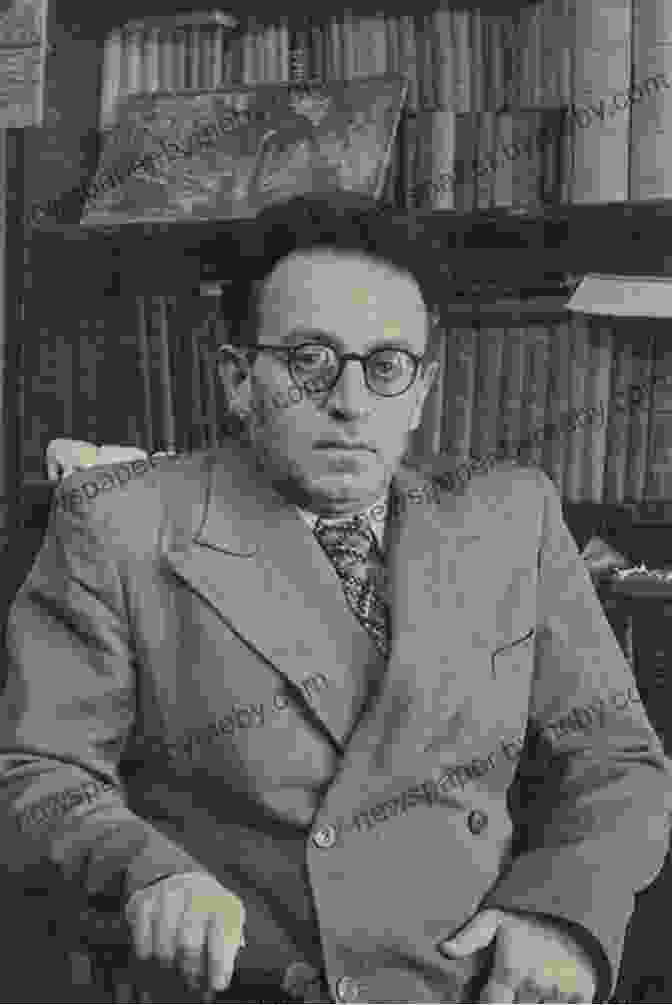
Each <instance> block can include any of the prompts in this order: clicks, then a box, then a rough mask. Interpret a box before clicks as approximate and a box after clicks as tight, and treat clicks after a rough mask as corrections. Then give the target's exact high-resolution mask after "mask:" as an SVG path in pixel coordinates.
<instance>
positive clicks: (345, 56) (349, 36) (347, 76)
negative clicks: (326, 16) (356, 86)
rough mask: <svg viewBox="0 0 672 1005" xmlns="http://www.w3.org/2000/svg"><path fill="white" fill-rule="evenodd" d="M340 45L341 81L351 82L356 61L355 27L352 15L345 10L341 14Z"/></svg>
mask: <svg viewBox="0 0 672 1005" xmlns="http://www.w3.org/2000/svg"><path fill="white" fill-rule="evenodd" d="M341 43H342V67H343V80H352V79H353V77H354V76H355V60H356V46H355V25H354V19H353V16H352V14H351V13H350V12H349V11H347V10H346V11H344V12H343V20H342V28H341Z"/></svg>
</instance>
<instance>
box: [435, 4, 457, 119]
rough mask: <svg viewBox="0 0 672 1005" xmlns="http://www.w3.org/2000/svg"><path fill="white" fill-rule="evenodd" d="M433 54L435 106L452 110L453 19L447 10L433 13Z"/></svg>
mask: <svg viewBox="0 0 672 1005" xmlns="http://www.w3.org/2000/svg"><path fill="white" fill-rule="evenodd" d="M434 32H435V39H436V43H435V52H436V53H437V65H436V67H435V77H436V92H437V93H436V104H437V107H438V108H440V109H447V108H450V109H451V112H452V111H453V109H452V101H453V78H454V72H455V70H454V60H455V52H454V49H455V40H454V38H453V19H452V17H451V12H450V11H449V10H435V11H434Z"/></svg>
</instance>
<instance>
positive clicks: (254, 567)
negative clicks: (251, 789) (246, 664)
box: [163, 452, 382, 748]
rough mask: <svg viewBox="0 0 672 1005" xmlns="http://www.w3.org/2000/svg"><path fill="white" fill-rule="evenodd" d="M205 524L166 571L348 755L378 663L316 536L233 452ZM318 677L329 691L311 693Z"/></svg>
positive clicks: (214, 471) (218, 474) (224, 461)
mask: <svg viewBox="0 0 672 1005" xmlns="http://www.w3.org/2000/svg"><path fill="white" fill-rule="evenodd" d="M209 479H210V481H209V487H208V494H207V501H206V505H205V511H204V516H203V519H202V522H201V525H200V527H199V529H198V530H197V531H196V533H195V534H194V535H193V539H192V540H191V542H190V544H189V545H188V547H187V548H186V549H182V550H177V549H174V548H171V547H169V546H166V547H164V551H163V556H164V560H165V561H166V562H167V564H168V566H169V567H170V568H171V569H172V570H173V571H174V572H175V573H176V574H177V575H178V576H179V577H180V578H182V579H183V580H185V581H186V582H187V583H189V585H190V586H191V587H192V588H193V589H195V590H196V591H197V592H198V593H199V594H200V595H201V596H202V597H203V598H204V599H205V600H206V601H207V602H208V603H210V604H211V605H212V606H213V607H214V608H215V609H216V610H217V611H218V613H219V614H220V616H221V617H222V618H223V620H224V621H225V622H226V623H227V624H228V625H229V626H230V628H231V629H232V630H233V631H234V632H235V633H236V634H237V635H239V636H240V637H242V638H243V639H244V640H245V641H246V642H247V643H248V644H249V645H251V646H252V647H253V648H254V649H255V650H256V651H257V652H258V653H259V655H260V656H261V657H262V658H263V659H265V660H267V661H268V662H269V663H271V664H272V665H273V666H274V667H275V668H276V670H278V671H279V672H280V674H282V676H283V677H284V678H285V680H286V682H287V684H288V687H289V688H290V689H291V690H292V691H293V692H294V693H295V694H296V695H297V696H300V700H302V701H303V702H305V703H307V705H308V706H309V707H310V708H312V711H313V713H314V714H315V716H316V717H317V719H318V720H319V721H320V723H321V724H322V725H323V726H324V727H325V728H326V729H327V731H328V733H329V735H330V736H331V738H332V739H333V740H334V741H335V742H336V744H337V745H338V746H339V747H341V748H343V747H344V746H345V744H346V743H347V741H348V737H349V734H350V732H351V730H352V726H353V722H355V721H356V720H357V717H358V715H359V713H360V711H361V708H362V706H363V703H364V700H365V697H366V692H367V682H368V681H370V680H371V679H372V678H376V677H379V676H380V673H381V671H382V666H381V664H382V658H381V657H380V656H379V654H378V652H377V650H376V648H375V646H374V645H373V642H372V641H371V639H370V637H369V635H368V633H367V632H366V631H365V629H364V628H363V627H362V626H361V625H360V624H359V622H358V621H357V619H356V618H355V616H354V615H353V614H352V612H351V611H350V609H349V608H348V606H347V601H346V600H345V597H344V594H343V590H342V587H341V583H340V580H339V578H338V575H337V573H336V571H335V569H334V568H333V566H332V564H331V562H329V560H328V559H327V557H326V556H325V555H324V553H323V552H322V549H321V548H320V546H319V544H318V543H317V541H316V540H315V538H314V535H313V533H312V531H311V529H310V528H309V527H308V526H307V525H306V523H305V521H304V520H302V518H301V516H300V515H299V513H298V512H297V511H296V509H295V508H294V506H292V505H291V504H289V503H287V502H286V501H285V500H284V499H283V497H282V496H280V494H279V493H277V492H275V490H274V489H273V488H272V487H271V486H270V485H269V484H268V482H267V481H266V479H264V477H263V475H261V474H257V473H256V472H255V471H254V468H253V466H252V464H251V463H250V460H249V458H244V457H243V456H241V455H238V454H237V453H234V452H232V453H231V454H230V455H229V453H228V452H227V453H226V454H224V453H223V452H222V454H220V455H219V456H217V458H216V460H215V463H214V464H213V465H212V467H211V468H210V472H209ZM316 674H322V675H323V680H324V679H326V682H327V683H326V685H324V686H321V687H320V688H308V687H306V686H305V684H306V681H308V680H309V679H313V680H314V679H315V676H316Z"/></svg>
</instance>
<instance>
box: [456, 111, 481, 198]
mask: <svg viewBox="0 0 672 1005" xmlns="http://www.w3.org/2000/svg"><path fill="white" fill-rule="evenodd" d="M477 141H478V136H477V132H476V117H475V116H474V115H471V114H464V115H457V116H456V119H455V169H454V170H455V209H456V210H458V212H461V213H471V212H472V211H473V210H474V209H475V208H476V175H475V162H476V156H477V149H478V148H477Z"/></svg>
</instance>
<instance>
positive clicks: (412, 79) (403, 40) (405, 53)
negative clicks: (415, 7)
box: [398, 14, 419, 112]
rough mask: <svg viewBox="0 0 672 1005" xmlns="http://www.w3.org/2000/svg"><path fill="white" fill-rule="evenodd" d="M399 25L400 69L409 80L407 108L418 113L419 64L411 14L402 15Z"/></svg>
mask: <svg viewBox="0 0 672 1005" xmlns="http://www.w3.org/2000/svg"><path fill="white" fill-rule="evenodd" d="M398 24H399V69H400V71H401V73H402V74H403V75H404V76H405V77H406V79H407V80H408V94H407V97H406V107H407V109H408V111H409V112H417V110H418V107H419V91H418V69H419V67H418V63H417V52H416V44H415V22H414V20H413V17H412V16H411V15H410V14H402V15H401V16H400V17H399V19H398Z"/></svg>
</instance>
